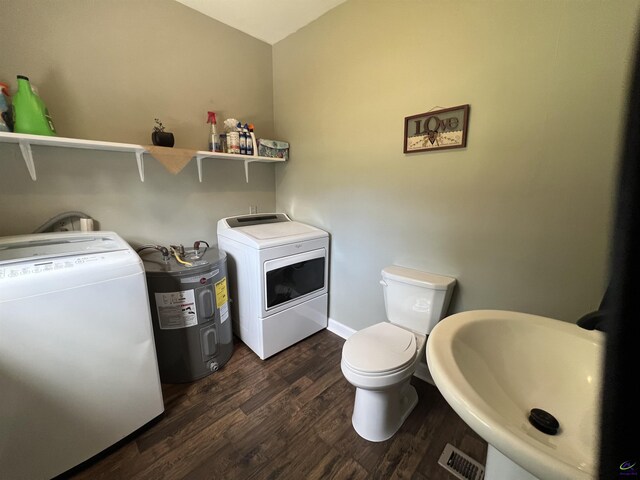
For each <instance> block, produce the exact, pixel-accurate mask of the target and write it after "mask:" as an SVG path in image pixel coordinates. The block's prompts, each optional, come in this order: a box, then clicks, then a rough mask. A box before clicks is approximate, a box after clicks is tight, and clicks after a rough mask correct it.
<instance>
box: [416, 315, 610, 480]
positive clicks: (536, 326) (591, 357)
mask: <svg viewBox="0 0 640 480" xmlns="http://www.w3.org/2000/svg"><path fill="white" fill-rule="evenodd" d="M603 353H604V335H603V334H602V333H601V332H598V331H589V330H584V329H582V328H580V327H578V326H577V325H574V324H570V323H566V322H561V321H559V320H553V319H551V318H545V317H539V316H536V315H528V314H524V313H517V312H505V311H499V310H477V311H471V312H463V313H459V314H456V315H452V316H450V317H447V318H445V319H444V320H442V321H441V322H440V323H439V324H438V325H437V326H436V327H435V328H434V329H433V331H432V332H431V334H430V335H429V339H428V342H427V363H428V364H429V370H430V372H431V375H432V376H433V380H434V382H435V384H436V386H437V387H438V389H439V390H440V392H441V393H442V395H443V396H444V398H445V399H446V400H447V402H448V403H449V404H450V405H451V407H452V408H453V409H454V410H455V411H456V413H458V415H460V417H461V418H462V419H463V420H464V421H465V422H466V423H467V424H468V425H469V426H470V427H471V428H472V429H473V430H475V431H476V433H478V434H479V435H480V436H481V437H482V438H484V439H485V440H486V441H487V443H488V444H489V450H488V454H487V465H486V470H485V478H486V479H487V480H506V479H509V480H520V479H522V480H525V479H526V480H533V479H536V478H539V479H544V480H551V479H563V480H564V479H566V480H579V479H591V478H596V475H597V452H598V428H599V425H598V418H599V396H600V388H601V361H602V358H603ZM532 408H540V409H543V410H545V411H547V412H549V413H551V414H552V415H553V416H554V417H555V418H556V419H557V420H558V422H559V423H560V428H559V430H558V433H557V434H556V435H549V434H546V433H543V432H541V431H539V430H538V429H536V428H535V427H534V426H533V425H532V424H531V423H530V422H529V420H528V418H529V412H530V410H531V409H532Z"/></svg>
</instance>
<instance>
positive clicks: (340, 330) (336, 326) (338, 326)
mask: <svg viewBox="0 0 640 480" xmlns="http://www.w3.org/2000/svg"><path fill="white" fill-rule="evenodd" d="M327 330H329V331H330V332H331V333H335V334H336V335H338V336H339V337H342V338H344V339H345V340H346V339H347V338H349V337H350V336H351V335H353V334H354V333H356V330H354V329H353V328H351V327H347V326H346V325H345V324H344V323H340V322H338V321H337V320H334V319H333V318H330V319H329V325H327Z"/></svg>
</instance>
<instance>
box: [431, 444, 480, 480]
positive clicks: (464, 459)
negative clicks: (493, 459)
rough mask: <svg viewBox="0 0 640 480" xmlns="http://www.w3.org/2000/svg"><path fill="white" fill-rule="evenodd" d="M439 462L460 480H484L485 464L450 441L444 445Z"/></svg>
mask: <svg viewBox="0 0 640 480" xmlns="http://www.w3.org/2000/svg"><path fill="white" fill-rule="evenodd" d="M438 463H439V464H440V465H441V466H442V467H444V469H445V470H447V471H449V472H450V473H451V474H452V475H455V476H456V477H457V478H459V479H460V480H482V479H483V478H484V466H483V465H480V464H479V463H478V462H476V461H475V460H474V459H473V458H471V457H470V456H469V455H467V454H465V453H462V452H461V451H460V450H458V449H457V448H456V447H454V446H453V445H451V444H450V443H447V445H446V446H445V447H444V450H443V451H442V455H440V458H439V459H438Z"/></svg>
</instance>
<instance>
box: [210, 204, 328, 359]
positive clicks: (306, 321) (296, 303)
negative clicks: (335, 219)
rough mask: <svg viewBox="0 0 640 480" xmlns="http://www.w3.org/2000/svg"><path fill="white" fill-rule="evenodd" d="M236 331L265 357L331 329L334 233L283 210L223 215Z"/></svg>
mask: <svg viewBox="0 0 640 480" xmlns="http://www.w3.org/2000/svg"><path fill="white" fill-rule="evenodd" d="M218 248H219V249H220V250H224V251H225V252H226V253H227V263H228V269H229V279H230V280H231V300H232V307H233V315H232V318H233V326H234V332H235V334H236V335H238V336H239V337H240V339H241V340H242V341H243V342H244V343H245V344H247V345H248V346H249V348H251V349H252V350H253V351H254V352H255V353H256V354H257V355H258V356H259V357H260V358H261V359H263V360H264V359H265V358H267V357H270V356H271V355H273V354H275V353H278V352H279V351H281V350H284V349H285V348H287V347H289V346H291V345H293V344H294V343H296V342H298V341H300V340H302V339H303V338H306V337H308V336H309V335H311V334H313V333H316V332H318V331H320V330H322V329H323V328H326V327H327V304H328V280H329V234H328V233H327V232H325V231H323V230H320V229H319V228H315V227H312V226H311V225H306V224H303V223H300V222H294V221H292V220H291V219H290V218H289V217H288V216H287V215H285V214H283V213H266V214H265V213H263V214H255V215H241V216H237V217H229V218H223V219H222V220H220V221H219V222H218Z"/></svg>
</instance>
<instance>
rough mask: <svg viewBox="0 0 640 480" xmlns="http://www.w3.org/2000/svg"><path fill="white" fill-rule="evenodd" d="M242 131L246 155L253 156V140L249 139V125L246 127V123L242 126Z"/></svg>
mask: <svg viewBox="0 0 640 480" xmlns="http://www.w3.org/2000/svg"><path fill="white" fill-rule="evenodd" d="M242 131H243V132H244V134H245V138H246V143H247V149H246V150H247V155H251V156H253V140H252V138H251V132H250V130H249V125H247V124H246V123H245V124H244V127H242Z"/></svg>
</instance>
